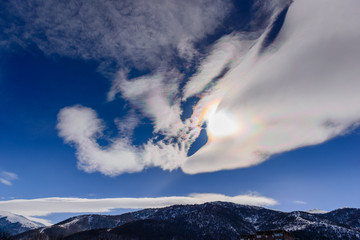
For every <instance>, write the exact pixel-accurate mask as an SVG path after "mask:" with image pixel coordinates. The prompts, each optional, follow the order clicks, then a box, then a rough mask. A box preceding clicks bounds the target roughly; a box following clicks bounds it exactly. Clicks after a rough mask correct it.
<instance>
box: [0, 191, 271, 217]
mask: <svg viewBox="0 0 360 240" xmlns="http://www.w3.org/2000/svg"><path fill="white" fill-rule="evenodd" d="M213 201H226V202H233V203H237V204H245V205H253V206H273V205H276V204H278V203H277V201H276V200H274V199H272V198H268V197H264V196H259V195H254V194H248V195H237V196H226V195H222V194H215V193H201V194H200V193H194V194H190V195H189V196H172V197H156V198H101V199H87V198H55V197H54V198H37V199H15V200H8V201H0V208H1V209H3V210H5V211H8V212H12V213H15V214H19V215H23V216H25V217H33V216H46V215H49V214H52V213H89V212H91V213H105V212H110V211H111V210H113V209H120V208H124V209H143V208H160V207H167V206H171V205H175V204H202V203H206V202H213ZM35 219H37V220H39V219H41V218H35Z"/></svg>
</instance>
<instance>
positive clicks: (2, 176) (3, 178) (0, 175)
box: [0, 171, 18, 186]
mask: <svg viewBox="0 0 360 240" xmlns="http://www.w3.org/2000/svg"><path fill="white" fill-rule="evenodd" d="M17 179H18V176H17V175H16V174H15V173H12V172H7V171H1V172H0V183H2V184H5V185H7V186H11V185H12V182H13V181H14V180H17Z"/></svg>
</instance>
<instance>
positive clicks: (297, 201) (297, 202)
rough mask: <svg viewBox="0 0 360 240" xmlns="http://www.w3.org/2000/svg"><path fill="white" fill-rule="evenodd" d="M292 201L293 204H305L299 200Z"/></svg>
mask: <svg viewBox="0 0 360 240" xmlns="http://www.w3.org/2000/svg"><path fill="white" fill-rule="evenodd" d="M293 203H295V204H307V202H305V201H300V200H296V201H293Z"/></svg>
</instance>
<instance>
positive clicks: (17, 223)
mask: <svg viewBox="0 0 360 240" xmlns="http://www.w3.org/2000/svg"><path fill="white" fill-rule="evenodd" d="M44 226H45V225H44V224H42V223H38V222H34V221H31V220H29V219H27V218H25V217H23V216H20V215H16V214H13V213H9V212H4V211H0V232H6V233H9V234H10V235H15V234H19V233H22V232H26V231H29V230H31V229H36V228H40V227H44Z"/></svg>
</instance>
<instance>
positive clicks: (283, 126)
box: [182, 0, 360, 173]
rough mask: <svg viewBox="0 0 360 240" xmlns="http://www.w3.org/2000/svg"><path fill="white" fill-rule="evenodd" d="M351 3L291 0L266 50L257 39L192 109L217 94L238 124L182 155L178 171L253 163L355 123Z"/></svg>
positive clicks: (356, 54)
mask: <svg viewBox="0 0 360 240" xmlns="http://www.w3.org/2000/svg"><path fill="white" fill-rule="evenodd" d="M356 6H357V7H360V3H359V2H358V1H351V3H349V2H347V3H344V2H339V1H323V0H321V1H315V2H314V1H306V0H303V1H295V2H294V3H293V5H291V7H290V9H289V12H288V15H287V17H286V21H285V23H284V26H283V28H282V30H281V32H280V35H279V36H278V38H277V40H276V41H275V43H274V44H273V45H271V46H270V48H269V49H268V51H267V52H265V53H264V54H263V55H261V56H259V55H258V49H259V48H260V44H261V42H258V43H257V45H255V46H253V48H252V49H251V50H249V52H248V54H247V56H246V57H245V59H243V60H242V61H241V62H239V63H237V64H236V65H234V67H232V68H231V69H230V71H229V72H228V74H227V75H226V76H225V77H224V78H223V79H221V80H220V81H219V83H218V84H217V85H216V88H214V89H213V90H212V92H211V91H210V92H209V91H208V92H207V95H205V96H204V97H203V98H202V100H201V102H200V104H199V105H198V106H197V107H196V108H195V112H203V111H204V109H205V108H206V107H207V106H209V104H210V103H211V102H213V101H214V100H215V99H218V101H219V106H218V111H220V110H221V111H228V112H230V113H232V115H234V116H236V119H237V121H238V122H239V124H240V126H242V130H241V131H240V132H239V133H238V134H236V135H233V136H231V137H228V138H225V139H212V141H211V142H209V143H208V144H207V145H206V146H205V147H203V148H202V149H200V150H199V151H198V152H197V153H196V154H194V155H193V156H191V157H190V158H189V159H187V161H186V162H185V164H184V166H183V167H182V169H183V170H184V172H187V173H199V172H211V171H218V170H222V169H234V168H241V167H248V166H252V165H256V164H259V163H261V162H263V161H265V160H266V159H268V158H269V157H270V156H271V155H273V154H276V153H281V152H285V151H289V150H292V149H296V148H299V147H303V146H309V145H314V144H319V143H322V142H324V141H326V140H328V139H331V138H333V137H335V136H338V135H341V134H344V133H346V132H347V131H348V130H349V129H351V128H352V127H354V126H357V125H358V123H359V121H360V111H359V110H360V101H359V95H358V89H360V82H359V81H358V78H359V76H360V68H359V67H358V63H359V61H360V48H358V45H357V43H358V42H359V41H360V30H359V28H358V27H357V24H354V23H356V22H360V15H359V14H357V12H356V10H355V9H356V8H357V7H356ZM319 9H321V11H319ZM305 16H306V17H305ZM260 40H261V38H260ZM218 51H219V53H218V54H219V55H222V54H223V53H222V52H221V51H222V49H218ZM213 54H215V55H216V52H214V53H213ZM214 59H215V60H214V61H216V57H215V58H214ZM206 64H208V63H206ZM189 84H191V83H189ZM194 84H196V83H194ZM219 99H220V100H219Z"/></svg>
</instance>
